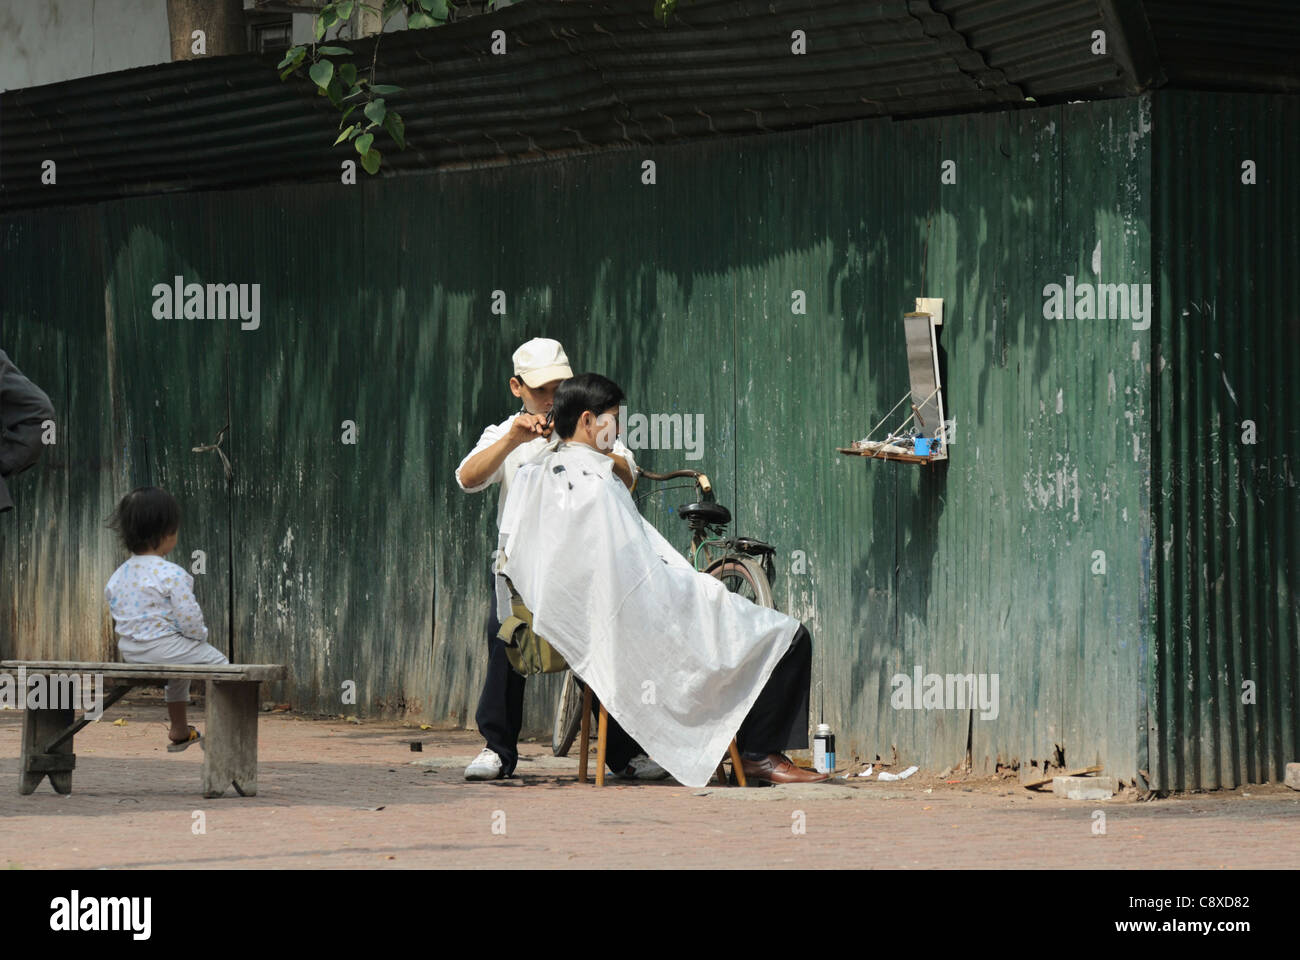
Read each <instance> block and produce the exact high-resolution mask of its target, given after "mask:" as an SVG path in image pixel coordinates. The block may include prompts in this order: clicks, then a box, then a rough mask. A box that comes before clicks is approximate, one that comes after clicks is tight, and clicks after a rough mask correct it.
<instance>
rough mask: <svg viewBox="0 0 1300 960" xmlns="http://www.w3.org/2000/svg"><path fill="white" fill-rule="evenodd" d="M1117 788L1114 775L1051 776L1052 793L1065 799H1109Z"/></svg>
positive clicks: (1117, 784)
mask: <svg viewBox="0 0 1300 960" xmlns="http://www.w3.org/2000/svg"><path fill="white" fill-rule="evenodd" d="M1118 789H1119V783H1118V782H1117V781H1116V780H1115V778H1114V777H1053V778H1052V793H1054V794H1056V795H1057V796H1058V797H1064V798H1065V799H1067V800H1109V799H1110V798H1111V797H1113V796H1115V791H1116V790H1118Z"/></svg>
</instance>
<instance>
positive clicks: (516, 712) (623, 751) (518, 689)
mask: <svg viewBox="0 0 1300 960" xmlns="http://www.w3.org/2000/svg"><path fill="white" fill-rule="evenodd" d="M491 596H492V599H491V602H490V603H489V604H488V615H487V625H486V626H487V637H488V668H487V676H486V677H484V679H483V692H482V693H481V694H479V698H478V709H477V710H476V711H475V712H474V722H475V723H477V724H478V732H479V733H481V734H482V735H483V739H484V740H486V741H487V745H488V747H489V748H491V749H492V750H493V751H494V752H495V753H496V755H497V756H499V757H500V758H501V775H502V776H506V777H508V776H510V775H511V774H512V773H514V771H515V765H516V764H517V763H518V762H519V731H520V729H521V728H522V727H523V725H524V684H525V683H526V682H527V681H526V679H525V678H524V677H521V676H520V675H519V674H518V673H516V672H515V669H514V667H512V666H510V660H509V659H508V658H507V657H506V645H505V644H504V643H503V642H502V641H501V638H500V637H498V636H497V631H498V630H500V629H501V622H500V620H498V619H497V599H496V591H495V588H494V589H493V591H492V595H491ZM804 700H805V707H806V703H807V695H806V693H805V696H804ZM593 709H594V708H593ZM593 732H594V725H593ZM644 752H645V751H644V750H642V749H641V748H640V747H639V746H638V745H637V742H636V741H635V740H633V739H632V738H631V737H629V736H628V735H627V733H626V732H625V731H624V730H623V728H622V727H620V726H619V725H618V722H617V721H616V720H615V719H614V718H613V717H610V718H609V730H608V732H607V733H606V735H605V765H606V766H608V767H609V769H611V770H613V771H614V772H615V773H621V772H622V771H623V770H624V769H626V767H627V765H628V762H629V761H630V760H631V759H632V758H633V757H635V756H636V755H637V754H638V753H644Z"/></svg>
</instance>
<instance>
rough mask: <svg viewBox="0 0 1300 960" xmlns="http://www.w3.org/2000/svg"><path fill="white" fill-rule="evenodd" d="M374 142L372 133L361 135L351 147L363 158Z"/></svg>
mask: <svg viewBox="0 0 1300 960" xmlns="http://www.w3.org/2000/svg"><path fill="white" fill-rule="evenodd" d="M374 142H375V135H374V134H373V133H363V134H362V135H361V136H359V137H357V142H356V143H354V144H352V146H354V147H356V148H357V153H359V154H361V155H362V156H363V157H364V156H365V155H366V151H368V150H369V149H370V145H371V144H372V143H374Z"/></svg>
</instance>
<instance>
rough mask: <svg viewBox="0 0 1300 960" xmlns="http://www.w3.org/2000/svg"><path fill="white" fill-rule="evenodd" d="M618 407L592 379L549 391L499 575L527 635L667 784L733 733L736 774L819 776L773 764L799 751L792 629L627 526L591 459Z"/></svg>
mask: <svg viewBox="0 0 1300 960" xmlns="http://www.w3.org/2000/svg"><path fill="white" fill-rule="evenodd" d="M622 400H623V391H622V390H621V389H619V387H618V386H617V385H616V384H614V383H613V382H611V381H610V380H607V379H606V378H604V377H602V376H599V375H598V374H592V373H588V374H583V375H581V376H577V377H573V378H572V379H569V380H566V381H564V382H563V383H562V384H561V385H560V386H559V388H558V389H557V390H556V392H555V401H554V408H553V409H554V414H555V432H556V434H557V435H558V436H559V437H560V439H561V442H560V443H559V444H558V445H557V446H556V448H555V449H553V450H550V451H548V452H546V453H545V454H543V455H542V456H540V457H539V458H537V459H536V460H534V461H533V462H532V463H529V464H527V465H525V466H523V467H520V468H519V472H518V473H517V474H516V476H515V480H514V483H513V484H512V486H511V488H510V493H509V496H508V498H507V501H506V505H505V510H504V513H503V515H502V519H501V540H500V548H501V557H502V558H503V559H502V566H501V570H500V572H501V573H502V574H503V575H505V576H506V577H508V578H509V579H510V581H511V583H513V584H514V587H515V589H516V590H517V591H518V592H519V595H520V597H521V598H522V599H523V601H524V604H525V605H526V606H527V607H528V608H529V609H530V610H531V611H532V613H533V627H534V629H535V630H536V631H537V634H538V636H541V637H545V638H546V640H547V641H548V642H549V643H550V644H551V646H553V647H554V648H555V649H556V650H558V651H559V652H560V654H561V655H562V656H563V657H564V658H565V660H567V661H568V663H569V666H570V667H572V668H573V670H574V672H575V673H577V674H578V675H579V676H580V677H582V678H583V679H584V680H585V681H586V682H587V683H588V684H589V685H590V686H591V688H592V690H593V691H594V692H595V694H596V696H598V697H599V698H600V701H601V703H603V704H604V705H605V707H606V708H607V709H608V711H609V714H610V716H611V717H612V718H614V719H615V720H617V721H618V723H619V724H621V725H622V727H623V729H624V730H625V731H626V732H627V734H628V735H629V736H630V737H631V738H632V739H634V740H635V741H636V742H637V743H639V744H641V746H642V747H643V748H644V749H645V750H646V752H647V753H648V754H649V755H650V756H651V757H652V758H653V759H654V760H655V761H657V762H658V763H659V764H660V765H662V766H663V767H664V769H666V770H667V771H668V772H669V773H671V774H672V775H673V776H674V777H676V778H677V779H678V780H679V781H680V782H681V783H683V784H685V785H687V786H703V785H705V784H707V783H708V782H709V778H710V776H711V775H712V773H713V771H714V769H715V768H716V766H717V764H718V761H719V760H720V759H721V758H722V757H723V755H724V754H725V753H726V750H727V746H728V744H729V743H730V742H731V739H732V737H733V736H734V737H735V738H736V741H737V746H738V747H739V748H740V750H741V751H742V757H741V760H742V764H743V767H744V771H745V776H746V778H749V779H752V780H755V781H767V782H772V783H793V782H812V781H818V780H825V779H826V775H825V774H818V773H813V772H812V771H809V770H801V769H800V768H798V767H796V766H795V765H794V764H793V763H791V762H790V760H789V759H788V758H787V757H785V756H784V755H783V754H782V751H783V750H785V749H789V748H795V749H799V748H803V747H807V745H808V683H809V677H810V673H811V663H812V641H811V639H810V638H809V636H808V632H807V631H806V630H805V629H804V628H803V626H802V625H801V624H800V623H799V622H798V621H797V620H795V619H793V618H791V617H788V616H786V615H785V614H783V613H780V612H778V611H776V610H771V609H768V608H766V607H760V606H758V605H756V604H754V603H752V602H751V601H749V600H747V599H745V598H744V597H741V596H739V595H737V594H734V593H731V592H730V591H728V590H727V588H726V587H725V586H724V585H723V584H722V582H721V581H720V580H717V579H715V578H714V577H711V576H709V575H708V574H704V573H699V572H697V571H696V570H695V569H694V568H693V567H692V566H691V565H690V564H689V563H688V562H687V561H686V560H685V558H684V557H682V556H681V555H680V554H679V553H678V552H677V551H676V550H675V549H673V547H672V545H671V544H669V543H668V541H667V540H665V539H664V538H663V537H662V536H661V535H660V534H659V532H658V531H657V530H655V528H654V527H653V526H652V525H651V524H650V523H648V522H647V521H646V520H645V519H644V518H643V517H642V516H641V514H640V513H639V512H638V511H637V509H636V506H635V504H634V503H633V502H632V498H631V495H630V494H629V493H628V490H627V488H626V487H625V486H624V485H623V484H622V483H621V482H619V480H618V478H617V477H615V476H614V475H613V473H612V461H611V460H610V459H609V457H607V456H605V455H604V451H608V450H610V449H612V448H613V444H614V440H615V439H616V437H617V434H618V408H619V404H620V403H621V402H622Z"/></svg>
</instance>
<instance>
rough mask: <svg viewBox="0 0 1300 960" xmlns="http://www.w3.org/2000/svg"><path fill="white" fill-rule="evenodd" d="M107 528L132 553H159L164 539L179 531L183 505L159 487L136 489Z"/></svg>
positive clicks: (112, 517)
mask: <svg viewBox="0 0 1300 960" xmlns="http://www.w3.org/2000/svg"><path fill="white" fill-rule="evenodd" d="M108 525H109V526H110V527H112V528H113V529H114V530H116V531H117V535H118V536H119V537H121V538H122V545H123V546H124V547H126V548H127V549H128V550H130V551H131V552H132V553H144V552H145V551H146V550H156V549H157V548H158V544H160V543H162V541H163V538H164V537H167V536H170V535H171V534H173V533H175V532H176V531H177V530H179V529H180V526H181V505H180V504H179V503H177V502H176V498H175V497H173V496H172V495H171V494H170V493H168V492H167V491H166V490H163V489H160V488H159V487H136V488H135V489H134V490H132V491H131V492H130V493H128V494H127V495H126V496H125V497H123V498H122V502H121V503H119V504H118V505H117V509H116V510H114V511H113V515H112V516H111V517H109V518H108Z"/></svg>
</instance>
